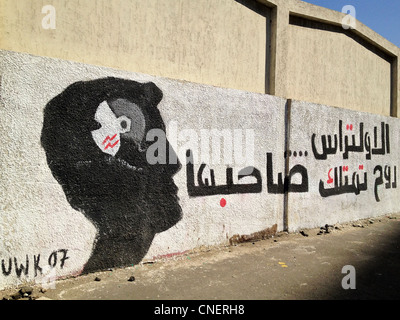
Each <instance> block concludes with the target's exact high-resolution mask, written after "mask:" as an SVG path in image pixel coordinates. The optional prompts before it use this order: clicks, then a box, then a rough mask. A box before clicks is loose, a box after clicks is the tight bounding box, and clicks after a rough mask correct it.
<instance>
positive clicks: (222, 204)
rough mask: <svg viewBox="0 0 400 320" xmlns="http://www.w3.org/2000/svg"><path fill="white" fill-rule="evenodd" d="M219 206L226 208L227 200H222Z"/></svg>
mask: <svg viewBox="0 0 400 320" xmlns="http://www.w3.org/2000/svg"><path fill="white" fill-rule="evenodd" d="M219 204H220V205H221V207H222V208H223V207H225V206H226V200H225V199H224V198H222V199H221V201H220V202H219Z"/></svg>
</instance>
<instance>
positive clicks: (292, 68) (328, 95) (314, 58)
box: [287, 25, 391, 116]
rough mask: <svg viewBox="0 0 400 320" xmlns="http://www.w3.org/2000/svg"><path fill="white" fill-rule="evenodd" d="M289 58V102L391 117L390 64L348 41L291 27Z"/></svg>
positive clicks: (310, 30) (338, 34)
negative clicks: (301, 101) (322, 105)
mask: <svg viewBox="0 0 400 320" xmlns="http://www.w3.org/2000/svg"><path fill="white" fill-rule="evenodd" d="M288 54H289V57H290V59H288V64H287V69H288V74H289V76H288V91H289V92H290V95H291V96H292V97H295V98H296V99H298V100H304V101H313V102H316V103H320V104H328V105H333V106H340V107H343V108H347V109H352V110H358V111H369V112H374V113H379V114H383V115H386V116H390V103H391V102H390V99H391V97H390V94H391V92H390V88H391V76H390V73H391V64H390V63H389V62H388V61H386V60H384V59H383V58H381V57H380V56H378V55H376V54H375V53H373V52H371V51H370V50H368V49H367V48H365V47H364V46H362V45H360V44H359V43H357V42H356V41H355V40H353V39H352V38H350V37H348V36H347V35H345V34H343V33H337V32H329V31H325V30H318V29H311V28H305V27H301V26H296V25H290V26H289V46H288Z"/></svg>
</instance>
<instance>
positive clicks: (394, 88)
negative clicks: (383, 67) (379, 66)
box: [390, 57, 399, 117]
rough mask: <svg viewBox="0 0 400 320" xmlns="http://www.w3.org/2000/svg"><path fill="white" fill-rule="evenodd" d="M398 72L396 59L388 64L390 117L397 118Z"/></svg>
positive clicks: (397, 59)
mask: <svg viewBox="0 0 400 320" xmlns="http://www.w3.org/2000/svg"><path fill="white" fill-rule="evenodd" d="M398 72H399V58H398V57H396V58H394V59H393V60H392V63H391V64H390V116H391V117H397V116H398V108H399V106H398V103H397V101H398V94H399V93H398V91H399V83H398V80H397V79H398Z"/></svg>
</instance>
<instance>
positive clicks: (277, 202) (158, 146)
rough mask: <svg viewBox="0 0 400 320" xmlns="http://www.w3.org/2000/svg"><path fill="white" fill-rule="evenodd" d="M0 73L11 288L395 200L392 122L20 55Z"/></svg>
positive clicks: (3, 213) (326, 219)
mask: <svg viewBox="0 0 400 320" xmlns="http://www.w3.org/2000/svg"><path fill="white" fill-rule="evenodd" d="M0 76H1V82H0V84H1V85H0V97H1V99H0V131H1V132H2V137H3V140H2V142H3V143H2V144H1V146H0V179H1V184H0V235H1V241H0V254H1V255H0V264H1V266H0V268H1V274H0V288H4V287H6V286H12V285H16V284H19V283H21V282H24V281H29V282H30V281H35V282H39V283H41V282H42V283H43V282H46V281H51V279H54V278H59V277H64V276H70V275H79V274H82V273H86V272H91V271H93V270H99V269H104V268H110V267H118V266H127V265H132V264H137V263H140V261H142V260H143V259H153V258H157V257H160V256H163V255H173V254H177V253H182V252H185V251H186V250H189V249H192V248H197V247H201V246H207V245H214V244H228V243H232V242H238V241H239V242H240V241H242V240H244V239H246V238H251V237H259V238H262V237H266V236H270V235H272V234H274V233H275V232H276V231H281V230H284V229H288V230H290V231H294V230H298V229H299V228H305V227H316V226H320V225H325V224H326V223H335V222H342V221H350V220H354V219H359V218H364V217H372V216H377V215H380V214H387V213H393V212H396V210H397V208H398V207H399V199H400V197H399V191H398V190H399V189H398V188H397V181H398V176H399V169H398V168H399V163H398V162H399V160H398V159H399V148H398V147H399V120H398V119H396V118H389V117H384V116H377V115H372V114H368V113H361V112H355V111H349V110H345V109H338V108H332V107H328V106H323V105H316V104H311V103H308V102H300V101H293V102H288V101H286V100H285V99H282V98H279V97H275V96H271V95H264V94H257V93H250V92H246V91H239V90H234V89H223V88H218V87H212V86H207V85H199V84H194V83H190V82H181V81H176V80H170V79H167V78H160V77H153V76H149V75H145V74H139V73H130V72H126V71H120V70H115V69H109V68H105V67H98V66H93V65H86V64H80V63H75V62H70V61H65V60H56V59H51V58H45V57H38V56H32V55H28V54H22V53H15V52H11V51H1V52H0ZM340 121H341V122H340ZM340 123H342V127H341V130H339V124H340ZM361 124H362V125H363V128H362V129H361V127H360V125H361ZM382 124H383V131H382V127H381V125H382ZM350 126H351V127H350ZM164 132H166V138H165V139H164V137H163V133H164ZM360 132H361V137H360ZM352 135H354V139H355V140H354V142H353V140H352V139H353V138H352ZM360 139H362V140H363V141H362V142H360ZM324 141H325V142H324ZM336 142H337V143H336ZM359 144H360V149H357V148H354V147H352V146H355V145H359ZM313 146H314V148H313ZM350 149H351V150H350ZM188 150H190V153H188ZM285 150H286V153H285ZM346 150H348V158H346V157H345V156H344V154H346V153H347V152H346ZM289 151H290V152H289ZM324 153H325V154H326V159H325V158H324ZM175 155H177V157H175ZM285 155H286V157H285ZM369 155H370V159H369ZM190 159H192V160H193V161H192V162H190V161H188V160H190ZM203 164H204V165H203ZM335 168H336V169H335ZM343 168H346V169H343ZM335 170H336V175H335ZM340 174H341V175H342V180H340V178H339V177H340ZM336 176H337V177H338V178H337V179H335V178H336ZM345 176H347V177H348V178H347V180H346V178H345ZM353 177H354V178H353ZM331 179H333V180H331ZM328 180H331V181H329V182H328ZM321 181H322V187H321V189H320V184H321ZM325 189H326V191H324V190H325ZM321 190H322V191H321Z"/></svg>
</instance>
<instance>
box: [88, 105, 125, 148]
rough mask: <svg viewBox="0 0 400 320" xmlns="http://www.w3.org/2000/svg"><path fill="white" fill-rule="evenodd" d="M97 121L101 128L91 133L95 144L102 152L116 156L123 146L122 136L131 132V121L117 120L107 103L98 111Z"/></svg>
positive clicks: (119, 118)
mask: <svg viewBox="0 0 400 320" xmlns="http://www.w3.org/2000/svg"><path fill="white" fill-rule="evenodd" d="M95 120H96V121H97V122H98V123H100V124H101V128H100V129H97V130H93V131H92V132H91V133H92V138H93V140H94V142H95V143H96V145H97V146H98V147H99V148H100V150H101V151H102V152H104V153H107V154H110V155H112V156H115V155H116V154H117V152H118V150H119V148H120V146H121V140H120V134H121V133H127V132H129V131H130V130H131V119H129V118H128V117H127V116H120V117H118V118H117V117H116V115H115V114H114V113H113V112H112V110H111V108H110V106H109V105H108V103H107V101H103V102H102V103H100V104H99V106H98V108H97V110H96V114H95Z"/></svg>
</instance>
